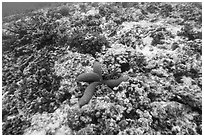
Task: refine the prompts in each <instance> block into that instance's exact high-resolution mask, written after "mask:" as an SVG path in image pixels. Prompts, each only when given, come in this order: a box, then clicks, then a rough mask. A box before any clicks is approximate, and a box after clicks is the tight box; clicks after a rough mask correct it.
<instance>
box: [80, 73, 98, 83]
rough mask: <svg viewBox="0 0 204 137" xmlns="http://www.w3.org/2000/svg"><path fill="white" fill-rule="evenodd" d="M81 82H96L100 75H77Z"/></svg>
mask: <svg viewBox="0 0 204 137" xmlns="http://www.w3.org/2000/svg"><path fill="white" fill-rule="evenodd" d="M77 81H80V82H96V81H100V77H99V76H98V75H97V74H96V73H83V74H81V75H79V76H78V77H77Z"/></svg>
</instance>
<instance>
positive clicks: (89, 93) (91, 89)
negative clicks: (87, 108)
mask: <svg viewBox="0 0 204 137" xmlns="http://www.w3.org/2000/svg"><path fill="white" fill-rule="evenodd" d="M99 84H100V82H93V83H91V84H90V85H89V86H88V87H87V88H86V90H85V92H84V95H83V96H82V97H81V98H80V99H79V107H80V108H81V107H82V106H83V105H85V104H87V103H88V102H89V101H90V99H91V98H92V96H93V93H94V91H95V88H96V86H97V85H99Z"/></svg>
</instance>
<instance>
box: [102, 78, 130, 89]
mask: <svg viewBox="0 0 204 137" xmlns="http://www.w3.org/2000/svg"><path fill="white" fill-rule="evenodd" d="M127 80H128V77H120V78H118V79H110V80H104V81H103V83H104V84H106V85H107V86H108V87H110V88H114V87H117V86H118V85H119V84H120V83H121V82H123V81H127Z"/></svg>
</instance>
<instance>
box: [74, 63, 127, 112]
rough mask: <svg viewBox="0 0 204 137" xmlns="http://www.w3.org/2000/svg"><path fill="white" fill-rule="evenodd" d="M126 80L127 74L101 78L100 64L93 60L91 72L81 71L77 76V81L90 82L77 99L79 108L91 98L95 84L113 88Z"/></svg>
mask: <svg viewBox="0 0 204 137" xmlns="http://www.w3.org/2000/svg"><path fill="white" fill-rule="evenodd" d="M126 80H128V77H127V76H121V77H120V78H118V79H110V80H103V78H102V69H101V65H100V63H99V62H98V61H95V62H94V64H93V72H90V73H83V74H81V75H79V76H78V77H77V81H78V82H88V83H90V85H89V86H88V87H87V88H86V90H85V91H84V95H83V96H82V97H81V98H80V99H79V103H78V104H79V107H80V108H81V107H82V106H84V105H85V104H87V103H88V102H89V101H90V100H91V98H92V96H93V94H94V91H95V89H96V86H97V85H99V84H106V85H107V86H108V87H109V88H114V87H117V86H118V85H119V84H120V83H121V82H123V81H126Z"/></svg>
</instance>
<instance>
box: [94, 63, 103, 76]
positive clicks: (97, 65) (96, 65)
mask: <svg viewBox="0 0 204 137" xmlns="http://www.w3.org/2000/svg"><path fill="white" fill-rule="evenodd" d="M93 72H95V73H97V74H98V75H99V77H100V79H101V80H102V69H101V65H100V63H99V62H98V61H95V62H94V64H93Z"/></svg>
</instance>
